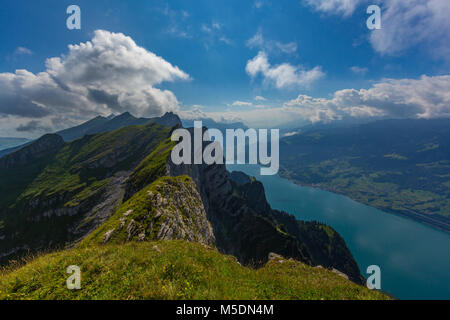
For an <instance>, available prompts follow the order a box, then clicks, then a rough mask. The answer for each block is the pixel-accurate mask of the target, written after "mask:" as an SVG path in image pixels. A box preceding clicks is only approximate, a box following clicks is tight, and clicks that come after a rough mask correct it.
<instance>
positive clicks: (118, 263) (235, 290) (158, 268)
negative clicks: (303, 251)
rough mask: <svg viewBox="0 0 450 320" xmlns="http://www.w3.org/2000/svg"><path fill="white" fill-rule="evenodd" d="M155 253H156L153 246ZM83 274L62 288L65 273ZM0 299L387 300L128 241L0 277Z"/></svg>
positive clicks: (295, 266) (294, 268)
mask: <svg viewBox="0 0 450 320" xmlns="http://www.w3.org/2000/svg"><path fill="white" fill-rule="evenodd" d="M155 245H156V246H157V249H156V248H154V246H155ZM70 265H77V266H79V267H80V268H81V271H82V280H81V284H82V288H81V290H75V291H70V290H68V289H67V288H66V279H67V278H68V276H69V275H68V274H66V268H67V267H68V266H70ZM0 299H388V297H387V296H385V295H383V294H381V293H379V292H376V291H370V290H368V289H367V288H364V287H361V286H358V285H356V284H353V283H351V282H349V281H347V280H345V279H344V278H342V277H340V276H338V275H336V274H334V273H332V272H330V271H327V270H324V269H320V268H312V267H309V266H306V265H304V264H302V263H300V262H296V261H288V260H283V262H281V261H279V260H272V261H270V262H269V263H268V264H267V265H266V266H265V267H264V268H261V269H258V270H254V269H249V268H246V267H242V266H241V265H239V264H238V263H237V262H236V261H235V259H234V258H233V257H231V256H224V255H222V254H220V253H219V252H217V251H216V250H215V249H211V248H208V247H205V246H202V245H200V244H197V243H190V242H184V241H164V242H163V241H159V242H143V243H137V242H131V243H127V244H125V245H121V246H116V245H106V246H92V247H87V248H78V249H72V250H68V251H61V252H56V253H52V254H48V255H45V256H41V257H39V258H37V259H36V260H34V261H32V262H30V263H28V264H27V265H25V266H24V267H21V268H19V269H16V270H8V269H4V270H3V271H2V272H1V273H0Z"/></svg>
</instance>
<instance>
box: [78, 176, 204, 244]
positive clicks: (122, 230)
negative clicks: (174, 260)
mask: <svg viewBox="0 0 450 320" xmlns="http://www.w3.org/2000/svg"><path fill="white" fill-rule="evenodd" d="M180 184H191V188H193V189H195V188H196V187H195V184H194V182H193V181H192V180H191V178H189V177H188V176H179V177H162V178H160V179H158V180H156V181H154V182H153V183H152V184H150V185H148V186H147V187H145V188H144V189H142V190H141V191H139V192H138V193H136V194H135V195H134V196H133V197H131V198H130V199H129V200H128V201H126V202H125V203H123V204H122V205H121V206H120V207H119V208H118V210H117V211H116V213H115V214H114V215H113V216H111V217H110V218H109V219H108V221H106V222H105V223H103V224H102V225H101V226H100V227H99V228H97V229H96V230H94V231H93V232H92V233H91V234H89V235H88V236H87V237H86V238H85V239H84V240H83V241H82V242H81V243H80V245H81V246H88V245H92V244H101V243H103V240H104V236H105V234H106V233H107V232H108V231H111V230H114V231H113V232H112V233H111V237H110V238H109V240H108V243H116V244H122V243H125V242H127V241H129V240H130V239H127V238H128V231H127V227H126V226H128V224H129V223H130V222H131V221H132V220H133V221H135V223H136V226H137V228H138V229H139V230H141V231H145V230H148V229H149V223H151V222H152V221H154V217H155V215H156V209H157V208H155V207H154V206H153V202H152V199H151V198H150V197H149V192H151V193H152V194H158V193H161V189H163V188H167V187H170V190H171V192H176V191H179V189H180V187H181V186H180ZM165 196H167V195H165ZM163 197H164V195H163ZM197 205H200V204H197ZM170 210H172V211H175V210H177V208H174V207H171V208H170ZM161 219H166V216H165V215H162V216H161V217H160V218H159V219H157V220H156V221H155V224H153V225H152V227H151V230H152V232H151V234H150V235H147V236H146V239H147V240H148V239H149V237H150V239H153V240H155V237H156V235H157V233H158V231H159V225H160V223H161ZM134 240H137V235H136V236H134Z"/></svg>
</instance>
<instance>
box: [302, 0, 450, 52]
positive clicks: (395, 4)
mask: <svg viewBox="0 0 450 320" xmlns="http://www.w3.org/2000/svg"><path fill="white" fill-rule="evenodd" d="M304 2H305V3H306V4H308V5H310V6H311V7H312V8H314V9H315V10H317V11H320V12H325V13H329V14H338V15H342V16H343V17H348V16H350V15H352V14H353V13H354V12H355V10H356V8H358V6H362V5H364V7H362V9H361V10H362V11H361V13H365V12H366V9H367V7H366V6H368V5H369V4H378V5H380V6H381V8H382V14H381V20H382V29H380V30H373V31H371V32H370V43H371V44H372V47H373V48H374V49H375V51H377V52H378V53H380V54H382V55H385V54H386V55H397V54H400V53H402V52H404V51H405V50H408V49H410V48H415V47H419V46H422V47H424V46H426V49H427V50H428V51H429V53H430V54H431V55H432V56H434V57H435V58H439V59H444V60H447V61H448V60H450V19H449V18H448V16H449V12H450V1H449V0H383V1H380V0H304ZM367 17H368V16H367Z"/></svg>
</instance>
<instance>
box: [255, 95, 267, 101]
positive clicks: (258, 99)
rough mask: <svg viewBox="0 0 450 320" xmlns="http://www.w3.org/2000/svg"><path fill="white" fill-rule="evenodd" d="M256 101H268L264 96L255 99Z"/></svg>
mask: <svg viewBox="0 0 450 320" xmlns="http://www.w3.org/2000/svg"><path fill="white" fill-rule="evenodd" d="M255 100H256V101H266V100H267V99H266V98H264V97H262V96H256V97H255Z"/></svg>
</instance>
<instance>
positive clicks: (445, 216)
mask: <svg viewBox="0 0 450 320" xmlns="http://www.w3.org/2000/svg"><path fill="white" fill-rule="evenodd" d="M299 132H300V133H298V134H294V135H292V136H289V137H285V138H283V139H281V143H280V173H281V175H282V176H284V177H286V178H289V179H291V180H293V181H294V182H296V183H299V184H301V185H308V186H314V187H317V188H321V189H325V190H329V191H332V192H335V193H340V194H344V195H347V196H349V197H350V198H352V199H354V200H356V201H359V202H361V203H365V204H368V205H370V206H373V207H376V208H379V209H381V210H384V211H387V212H392V213H396V214H401V215H405V216H408V217H411V218H414V219H416V220H419V221H421V222H423V223H426V224H429V225H432V226H434V227H437V228H440V229H442V230H445V231H449V232H450V119H436V120H413V119H406V120H382V121H375V122H371V123H366V124H360V125H347V126H343V127H333V126H324V127H319V128H315V127H312V128H302V129H301V130H299ZM354 214H357V213H354Z"/></svg>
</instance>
